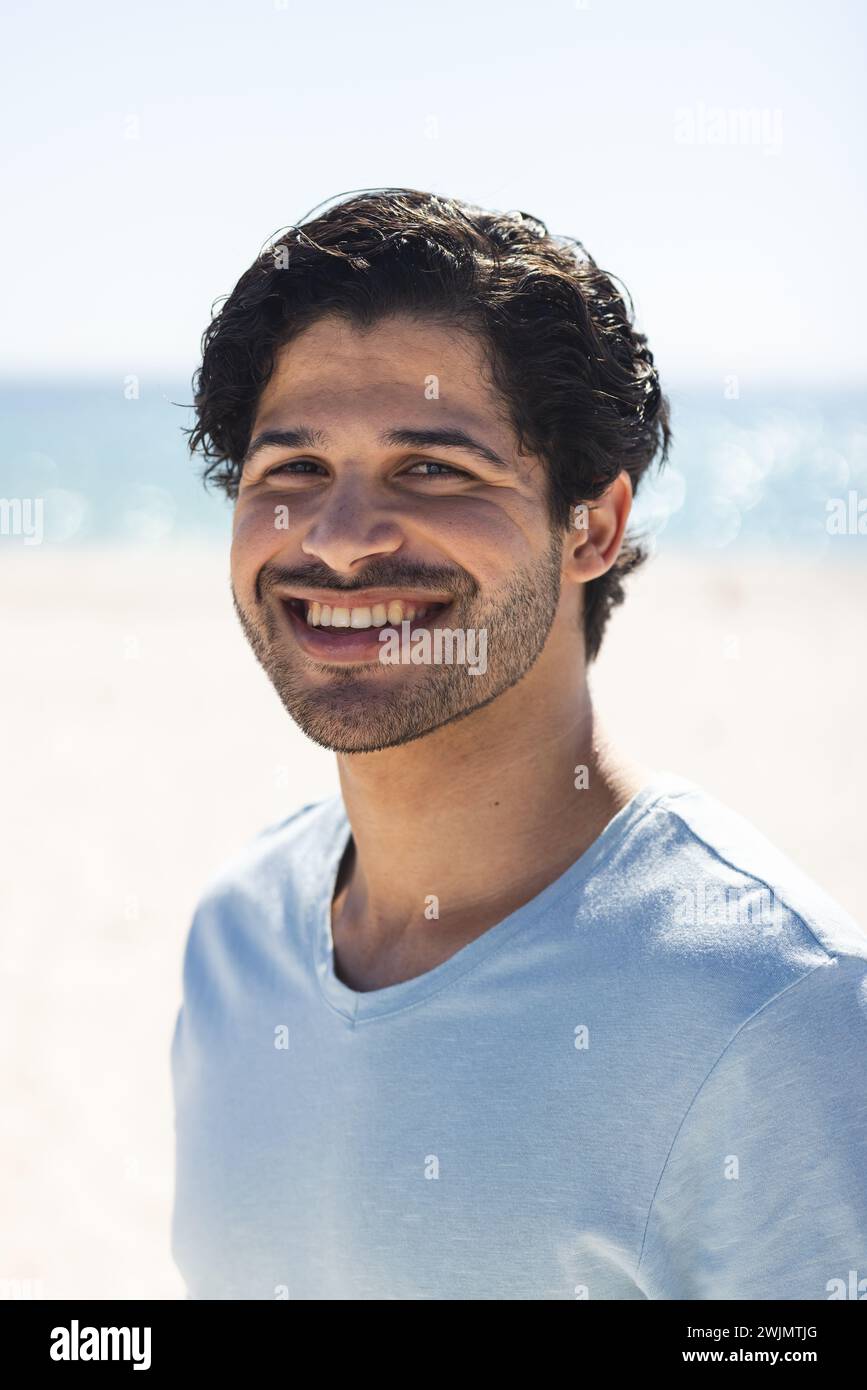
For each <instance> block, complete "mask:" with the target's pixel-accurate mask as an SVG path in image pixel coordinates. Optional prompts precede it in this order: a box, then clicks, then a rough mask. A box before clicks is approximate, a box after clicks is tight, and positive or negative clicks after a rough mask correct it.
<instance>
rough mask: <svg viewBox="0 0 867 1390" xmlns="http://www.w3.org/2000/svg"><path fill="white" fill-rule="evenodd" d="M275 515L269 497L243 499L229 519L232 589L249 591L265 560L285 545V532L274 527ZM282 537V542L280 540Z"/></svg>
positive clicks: (272, 500)
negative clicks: (230, 525) (230, 523)
mask: <svg viewBox="0 0 867 1390" xmlns="http://www.w3.org/2000/svg"><path fill="white" fill-rule="evenodd" d="M278 521H279V514H278V512H277V511H276V510H275V502H274V499H273V498H271V497H261V498H256V499H255V500H252V501H251V500H247V499H243V500H241V501H240V502H237V503H236V504H235V512H234V515H233V517H232V552H231V568H232V582H233V584H234V586H235V588H236V590H238V591H239V592H240V591H247V590H250V589H252V586H253V583H254V581H255V578H256V575H257V574H258V572H259V570H260V569H261V568H262V565H263V564H264V563H265V561H266V560H268V559H270V558H271V556H272V555H274V554H275V553H276V552H277V551H278V550H279V549H280V548H281V544H283V545H285V541H286V534H287V533H286V530H285V529H282V530H281V529H279V528H278V524H277V523H278ZM281 538H282V541H281Z"/></svg>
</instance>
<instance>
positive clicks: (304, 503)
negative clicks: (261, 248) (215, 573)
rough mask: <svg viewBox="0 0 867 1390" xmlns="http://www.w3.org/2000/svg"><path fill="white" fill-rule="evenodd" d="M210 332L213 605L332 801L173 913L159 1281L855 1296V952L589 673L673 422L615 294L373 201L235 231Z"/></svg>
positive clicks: (509, 243)
mask: <svg viewBox="0 0 867 1390" xmlns="http://www.w3.org/2000/svg"><path fill="white" fill-rule="evenodd" d="M203 347H204V352H203V361H202V366H201V370H200V372H199V374H198V379H197V383H196V385H197V390H196V409H197V423H196V427H195V429H194V430H193V431H192V433H191V447H192V448H194V449H197V448H198V449H201V450H202V451H203V453H204V455H205V457H206V459H207V469H206V472H207V473H208V475H209V476H211V477H212V478H214V479H216V480H217V481H218V482H219V483H221V484H222V486H223V487H224V488H225V489H226V491H227V492H228V494H229V495H230V496H231V497H232V498H233V499H234V529H233V543H232V588H233V593H234V599H235V604H236V608H237V612H238V616H239V618H240V621H241V625H242V627H243V629H244V632H245V633H246V636H247V638H248V639H249V641H250V644H251V646H252V648H253V650H254V652H255V654H256V656H257V657H258V659H259V661H260V662H261V664H262V666H263V667H264V669H265V670H266V672H267V673H268V675H269V677H270V679H271V680H272V682H273V684H274V686H275V689H276V691H277V693H278V695H279V696H280V699H281V700H282V702H283V704H284V705H285V707H286V710H287V711H288V713H289V714H290V715H291V717H292V718H293V719H294V720H295V721H296V723H297V724H298V725H299V726H300V727H301V728H302V729H303V730H304V732H305V733H306V734H307V735H308V736H309V737H310V738H311V739H313V740H315V741H316V742H317V743H319V744H323V745H324V746H326V747H328V748H330V749H333V750H334V751H335V753H336V754H337V759H338V766H339V773H340V785H341V794H340V795H339V796H336V797H334V798H330V799H327V800H325V801H323V802H319V803H316V804H311V805H306V806H304V807H303V809H302V810H300V811H296V812H295V813H294V814H292V815H290V816H288V817H287V819H286V820H284V821H283V822H282V823H281V824H279V825H277V826H275V827H274V828H272V829H270V830H268V831H266V832H264V833H263V834H262V835H260V836H259V838H258V839H257V840H256V841H255V842H254V843H253V844H252V845H251V846H249V847H248V848H247V849H246V850H244V851H243V853H241V854H240V855H239V856H238V857H237V858H236V859H235V860H234V862H233V863H232V864H230V865H229V866H228V867H227V868H226V869H225V872H224V873H223V874H222V875H221V876H220V878H219V881H218V882H216V883H215V884H213V885H212V887H211V888H210V890H209V891H208V892H207V893H206V895H205V897H204V898H203V900H202V902H201V904H200V906H199V908H198V911H197V913H196V915H195V919H194V921H193V924H192V928H191V931H190V935H189V940H188V943H187V950H186V956H185V965H184V996H183V1005H182V1008H181V1011H180V1014H179V1016H178V1022H177V1027H176V1031H175V1037H174V1041H173V1047H172V1068H173V1081H174V1088H175V1106H176V1131H177V1171H176V1193H175V1210H174V1219H173V1251H174V1255H175V1258H176V1260H177V1263H178V1265H179V1268H180V1270H181V1271H182V1273H183V1276H184V1278H185V1281H186V1286H187V1292H188V1296H189V1297H191V1298H226V1299H258V1298H292V1299H431V1298H436V1299H575V1298H579V1299H583V1298H592V1299H640V1298H648V1299H684V1298H685V1299H708V1298H734V1299H749V1298H758V1299H769V1298H786V1299H793V1298H806V1299H826V1298H829V1297H837V1296H842V1297H846V1296H865V1294H867V1190H865V1141H867V1097H865V1085H864V1071H865V1066H864V1064H865V1048H864V1042H865V1021H867V1020H865V1011H867V938H865V937H864V936H863V935H862V934H861V932H860V931H859V929H858V928H857V927H856V926H855V925H854V924H853V923H852V922H851V921H850V920H849V919H848V918H847V917H846V915H845V914H844V913H843V912H842V910H841V909H840V908H838V907H837V906H836V905H835V904H834V903H833V902H832V901H830V900H829V899H828V898H827V897H825V896H824V895H823V894H822V893H821V891H820V890H819V889H818V888H817V887H815V886H814V885H813V884H811V883H810V882H809V881H808V880H807V879H805V878H804V877H803V876H802V875H801V874H800V873H799V872H798V870H797V869H796V868H795V867H794V865H792V864H791V863H790V862H788V861H787V860H785V859H784V858H783V857H782V856H781V855H780V854H779V853H777V852H776V851H775V850H774V849H773V848H772V846H771V845H770V844H768V843H767V842H766V841H765V840H763V839H762V838H761V836H760V835H759V834H758V833H757V832H756V831H755V830H753V829H752V828H751V827H750V826H749V825H748V824H747V823H745V822H744V821H743V820H741V819H740V818H739V817H738V816H736V815H735V814H733V813H732V812H730V811H728V810H726V809H725V808H724V807H722V806H721V805H719V804H718V803H717V802H716V801H715V800H713V799H712V798H711V797H709V796H707V795H705V794H704V793H703V792H702V791H701V790H699V789H698V788H697V787H695V786H693V785H692V784H691V783H689V782H687V781H685V780H682V779H680V778H677V777H672V776H668V775H660V774H657V773H653V772H649V771H646V770H644V769H642V768H640V767H635V766H632V765H629V764H627V763H626V762H625V761H624V759H623V758H621V757H620V756H619V755H618V754H617V753H616V752H615V750H614V749H613V748H611V747H609V746H608V745H607V744H606V743H605V741H604V739H603V737H602V735H601V733H600V731H599V727H598V723H597V719H596V716H595V715H594V711H593V707H592V704H591V699H590V695H589V693H588V686H587V669H588V665H589V664H590V663H591V662H592V660H593V658H594V657H595V655H596V653H597V651H598V649H599V645H600V641H601V639H602V634H603V630H604V627H605V623H606V620H607V618H608V615H609V613H610V611H611V609H612V607H613V606H614V605H615V604H616V603H618V602H619V601H620V600H621V598H622V597H623V588H622V581H623V576H624V574H626V573H627V572H628V571H629V570H630V569H631V568H634V566H635V565H636V564H637V563H639V561H640V559H641V558H642V557H641V553H640V550H639V549H638V548H637V547H635V546H633V545H631V544H629V543H627V542H626V541H625V540H624V536H625V530H626V525H627V521H628V518H629V512H630V506H631V502H632V497H633V494H634V492H635V489H636V488H637V487H638V485H639V483H640V480H641V478H642V476H643V474H644V473H645V472H646V471H647V469H648V467H649V466H650V465H651V464H652V462H653V461H654V459H655V458H657V457H659V456H662V457H664V456H665V454H666V451H667V448H668V444H669V425H668V408H667V404H666V401H665V398H664V397H663V396H662V394H661V392H660V387H659V382H658V379H657V373H656V370H655V368H654V364H653V357H652V355H651V353H650V351H649V350H648V347H647V343H646V340H645V338H644V337H643V336H641V335H640V334H638V333H637V332H636V331H635V329H634V328H633V326H632V318H631V313H630V311H629V310H628V309H627V307H626V304H625V302H624V299H623V297H622V296H621V295H620V294H619V293H618V291H617V290H616V288H615V286H614V284H613V283H612V281H611V279H610V278H609V277H608V276H607V275H606V274H604V273H603V272H602V271H601V270H600V269H599V268H598V267H597V265H596V264H595V262H594V261H593V260H592V259H591V258H590V257H589V256H587V255H586V253H585V252H584V251H583V248H582V247H581V246H580V244H578V243H573V242H569V241H566V240H564V239H555V238H553V237H551V236H549V234H548V233H547V230H546V228H545V227H544V226H543V224H542V223H540V222H538V221H537V220H536V219H534V218H532V217H528V216H526V215H524V214H508V215H503V214H494V213H488V212H484V211H482V210H480V209H478V208H474V207H470V206H466V205H464V204H461V203H458V202H455V201H453V200H449V199H445V198H439V197H435V196H433V195H429V194H425V193H419V192H415V191H412V190H406V189H396V190H386V191H380V192H377V193H371V194H363V195H358V196H355V197H352V198H350V199H349V200H348V201H345V202H343V203H340V204H338V205H337V206H333V207H332V208H330V210H328V211H326V212H325V213H324V214H322V215H320V216H318V217H316V218H315V219H313V220H311V221H308V222H307V223H305V224H303V225H302V226H300V227H297V228H292V229H291V230H290V231H289V232H288V233H286V234H285V235H283V236H282V237H281V238H280V239H279V240H278V241H277V242H276V243H275V244H274V245H273V246H271V247H269V248H268V250H267V251H266V252H265V253H264V254H263V255H262V256H260V258H259V259H258V260H257V261H256V262H255V264H254V265H253V266H251V267H250V269H249V270H248V271H247V272H246V273H245V275H244V276H242V278H241V280H240V281H239V283H238V285H237V286H236V287H235V289H234V291H233V292H232V294H231V295H230V296H229V298H228V299H227V301H226V302H225V304H224V305H223V307H222V309H221V310H220V312H219V313H218V314H217V316H216V317H215V318H214V320H213V321H212V323H211V324H210V326H209V328H208V330H207V332H206V334H205V338H204V344H203ZM663 621H665V619H664V616H663V615H661V616H660V622H663ZM437 653H439V656H438V655H437ZM646 678H647V677H646V675H645V674H644V673H642V672H640V671H636V673H635V688H636V698H640V696H641V689H642V684H643V682H644V680H645V679H646ZM852 1271H856V1281H855V1287H856V1288H858V1287H859V1284H858V1280H860V1279H863V1280H864V1281H865V1282H864V1283H863V1284H862V1285H860V1288H861V1293H860V1294H855V1295H853V1294H852V1293H851V1288H852V1287H853V1286H852V1282H851V1272H852ZM841 1289H845V1290H846V1292H843V1293H842V1294H841V1293H840V1292H839V1291H840V1290H841Z"/></svg>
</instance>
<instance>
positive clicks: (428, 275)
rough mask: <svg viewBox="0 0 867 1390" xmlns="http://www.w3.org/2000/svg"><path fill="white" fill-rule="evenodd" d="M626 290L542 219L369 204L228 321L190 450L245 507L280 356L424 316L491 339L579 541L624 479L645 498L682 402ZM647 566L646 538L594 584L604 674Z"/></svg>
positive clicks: (340, 206) (589, 607) (244, 298)
mask: <svg viewBox="0 0 867 1390" xmlns="http://www.w3.org/2000/svg"><path fill="white" fill-rule="evenodd" d="M316 212H317V210H316V209H314V213H316ZM621 288H622V290H623V293H622V294H621V293H620V292H619V291H618V289H617V287H616V284H615V280H614V277H612V276H610V275H609V274H607V273H606V272H605V271H603V270H600V268H599V267H598V266H597V264H596V262H595V261H594V260H593V258H592V257H591V256H590V255H588V253H587V252H586V251H585V249H584V247H583V245H582V244H581V242H579V241H576V240H575V239H574V238H572V237H558V236H553V235H552V234H550V233H549V232H548V229H547V227H546V226H545V224H544V223H543V222H540V221H539V219H538V218H536V217H533V216H531V215H530V214H528V213H525V212H505V213H504V212H487V211H485V210H483V209H482V208H478V207H474V206H472V205H470V204H467V203H463V202H459V201H457V200H456V199H453V198H445V197H440V196H438V195H437V194H434V193H423V192H419V191H418V190H416V189H410V188H386V189H377V190H373V191H365V192H361V193H356V194H354V195H352V196H350V197H348V198H345V199H344V200H343V201H341V202H338V203H337V204H336V205H334V206H332V207H330V208H328V209H327V210H326V211H324V212H319V213H318V215H311V214H308V217H307V218H306V219H305V220H304V221H303V222H301V223H300V224H298V225H297V226H293V227H290V228H289V229H288V230H284V231H282V232H281V234H280V235H279V236H278V237H276V238H275V239H273V240H272V241H271V242H270V244H269V245H268V246H267V247H266V248H265V249H264V250H263V251H262V252H261V253H260V255H259V256H258V257H257V259H256V261H255V262H254V263H253V265H251V266H250V268H249V269H248V270H246V271H245V272H244V274H243V275H242V276H241V278H240V280H239V281H238V283H237V284H236V286H235V288H234V289H233V290H232V293H231V294H230V295H228V296H226V297H225V299H224V302H223V304H222V307H221V308H220V309H219V312H217V313H215V314H214V316H213V318H212V320H211V322H210V324H209V325H208V327H207V329H206V330H205V332H204V334H203V337H202V364H201V367H200V368H199V369H198V371H197V372H196V373H195V375H194V377H193V390H194V407H195V412H196V424H195V425H194V426H193V427H192V428H191V429H189V430H188V431H187V433H188V434H189V447H190V450H191V452H193V453H195V452H196V451H197V450H198V451H199V452H200V453H201V454H202V456H203V457H204V459H205V460H206V466H205V468H204V470H203V476H204V478H205V480H206V481H207V482H210V483H213V484H215V485H217V486H219V487H221V488H222V489H223V490H224V491H225V492H226V494H227V495H228V496H229V497H232V498H234V497H236V496H237V492H238V486H239V481H240V477H241V470H242V467H243V459H244V456H245V454H246V451H247V448H248V445H249V442H250V431H251V427H252V423H253V419H254V416H255V410H256V404H257V401H258V399H259V395H260V393H261V391H262V389H263V387H264V386H265V385H266V383H267V382H268V380H269V378H270V376H271V373H272V371H273V368H274V364H275V357H276V353H277V350H278V349H279V348H282V347H283V346H284V345H285V344H286V343H288V342H289V341H290V340H291V339H293V338H294V337H295V336H296V335H297V334H298V333H300V332H301V331H302V330H303V329H304V328H306V327H308V326H309V325H310V324H311V323H312V322H313V321H314V320H316V319H318V318H320V317H321V316H323V315H324V314H329V313H330V314H340V315H343V316H344V317H345V318H347V319H348V320H349V321H350V322H353V323H356V324H358V325H359V326H365V327H366V326H369V325H371V324H373V323H374V322H375V321H376V320H378V319H380V318H382V317H384V316H386V315H388V314H391V313H396V312H406V313H411V314H415V315H423V316H425V317H428V318H432V319H433V320H435V321H439V322H443V323H448V324H453V325H455V326H456V327H463V328H465V329H468V330H469V331H471V332H473V333H474V334H476V336H477V337H478V339H479V340H480V341H481V344H482V347H483V350H484V352H485V358H486V361H487V363H488V364H489V367H490V372H491V379H492V382H493V384H494V386H495V388H496V389H497V391H498V392H499V394H500V395H501V396H502V399H503V402H504V403H505V406H506V413H507V415H508V418H509V419H510V420H511V422H512V425H513V428H514V431H515V434H516V436H517V439H518V444H519V447H520V448H521V449H522V451H524V452H526V453H531V454H535V455H536V456H538V457H540V458H541V459H542V460H543V461H544V463H545V465H546V468H547V476H548V489H547V492H548V507H549V511H550V517H551V522H552V525H553V526H555V527H560V528H565V527H567V526H568V525H569V524H570V521H571V520H572V509H573V508H574V506H575V505H576V503H580V502H583V503H586V504H588V505H592V502H593V500H594V499H596V498H598V497H599V496H601V494H602V493H603V492H605V490H606V489H607V488H608V487H609V485H610V484H611V483H612V482H613V481H614V479H615V478H616V477H617V475H618V474H619V473H620V472H621V470H622V469H625V470H626V471H627V473H628V474H629V476H630V478H631V480H632V486H633V490H636V489H637V487H638V484H639V482H640V480H641V478H642V476H643V474H644V473H645V472H646V471H647V469H648V467H649V466H650V464H651V463H652V462H653V460H654V458H656V456H657V455H659V462H660V463H662V462H664V461H665V459H666V458H667V456H668V450H669V446H670V442H671V431H670V426H669V406H668V401H667V400H666V398H665V396H663V394H662V392H661V389H660V385H659V378H658V374H657V371H656V368H655V367H654V364H653V354H652V353H651V351H650V349H649V348H648V346H647V339H646V338H645V337H644V335H643V334H641V333H638V332H636V330H635V328H634V327H633V320H634V311H633V306H632V301H631V299H630V297H629V294H628V291H627V290H626V289H625V287H624V286H622V285H621ZM645 558H646V550H645V548H644V546H643V545H642V544H641V543H640V541H638V540H636V539H635V538H630V539H628V540H627V541H625V543H624V545H623V547H622V549H621V552H620V555H619V556H618V559H617V561H616V562H615V564H614V565H613V566H612V568H611V569H610V570H608V571H607V573H605V574H603V575H601V576H600V577H599V578H598V579H594V580H591V581H590V582H589V583H588V584H587V585H585V589H584V604H583V622H584V639H585V650H586V657H587V660H588V661H592V660H593V659H594V658H595V656H596V654H597V652H598V650H599V646H600V643H601V641H602V635H603V631H604V628H605V625H606V623H607V621H608V617H609V614H610V612H611V610H612V608H614V606H615V605H616V604H619V603H621V602H622V600H623V597H624V590H623V579H624V576H625V575H627V574H628V573H630V572H631V571H632V570H634V569H635V568H636V567H637V566H638V565H639V564H641V563H642V562H643V560H644V559H645Z"/></svg>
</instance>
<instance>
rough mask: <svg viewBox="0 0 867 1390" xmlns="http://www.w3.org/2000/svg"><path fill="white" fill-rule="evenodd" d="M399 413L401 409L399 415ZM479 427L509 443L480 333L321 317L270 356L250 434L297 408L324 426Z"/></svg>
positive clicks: (394, 320) (294, 415) (421, 323)
mask: <svg viewBox="0 0 867 1390" xmlns="http://www.w3.org/2000/svg"><path fill="white" fill-rule="evenodd" d="M408 412H411V414H409V415H408ZM398 414H399V415H400V416H401V420H400V422H399V423H401V424H406V423H407V422H408V420H411V421H412V423H414V424H420V425H421V426H422V427H423V426H424V425H425V424H432V423H434V422H435V423H436V424H438V425H440V424H445V423H448V424H450V425H453V426H459V427H462V428H465V429H470V428H472V427H475V428H476V429H479V428H482V427H484V429H485V430H486V432H487V435H488V436H489V442H490V435H491V434H495V435H496V436H497V439H498V442H499V444H500V445H501V447H503V448H504V449H508V448H512V449H513V448H514V437H513V432H512V428H511V425H510V423H509V419H508V411H507V408H506V406H505V403H504V402H503V400H502V399H501V397H500V396H499V395H498V393H497V392H496V391H495V389H494V387H493V385H492V384H491V383H490V381H489V375H488V369H487V366H486V361H485V355H484V349H483V346H482V343H481V342H480V340H479V339H478V338H477V337H476V336H475V335H474V334H471V333H469V332H467V331H466V330H463V329H460V328H457V327H455V326H446V325H444V324H442V323H436V322H432V321H430V320H426V319H419V318H411V317H408V316H404V315H400V316H393V317H390V318H387V319H383V320H380V321H378V322H377V323H376V324H374V325H373V326H372V327H370V328H359V327H357V326H356V325H354V324H350V323H348V322H347V321H346V320H345V319H342V318H339V317H337V316H333V315H328V316H325V317H323V318H321V319H318V320H317V321H316V322H315V323H313V324H311V325H310V327H309V328H306V329H304V330H303V332H301V333H299V334H298V336H297V337H295V338H294V339H293V340H292V342H291V343H288V344H286V345H285V346H284V347H282V348H281V349H280V350H279V352H278V353H277V355H276V357H275V365H274V371H273V373H272V375H271V378H270V380H269V382H268V384H267V386H266V387H265V389H264V391H263V392H262V395H261V397H260V399H259V402H258V405H257V409H256V415H255V420H254V424H253V429H254V432H257V431H259V430H263V429H269V428H274V427H278V426H279V425H280V424H281V423H285V422H286V421H288V420H290V419H291V420H292V421H293V422H294V421H296V420H297V419H300V418H301V417H302V416H303V418H304V421H305V423H308V424H312V425H316V426H322V427H324V428H326V429H327V428H328V427H329V425H330V426H331V427H332V428H339V427H341V426H353V425H355V426H363V425H364V424H365V423H369V424H370V426H371V427H374V426H376V427H380V426H383V425H389V424H393V423H395V417H396V415H398Z"/></svg>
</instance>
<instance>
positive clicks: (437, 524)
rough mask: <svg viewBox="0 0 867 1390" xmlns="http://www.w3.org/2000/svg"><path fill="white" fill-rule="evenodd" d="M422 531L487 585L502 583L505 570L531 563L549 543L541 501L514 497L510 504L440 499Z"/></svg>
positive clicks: (508, 570)
mask: <svg viewBox="0 0 867 1390" xmlns="http://www.w3.org/2000/svg"><path fill="white" fill-rule="evenodd" d="M432 513H433V508H431V513H429V514H428V516H427V517H426V519H425V525H424V528H423V529H424V530H425V531H426V532H427V535H428V536H429V537H430V539H431V540H433V541H434V542H435V543H436V544H437V545H438V546H440V547H442V548H443V549H445V550H447V552H448V553H449V555H450V556H451V558H452V559H453V560H454V561H455V562H456V563H457V564H459V565H462V566H463V567H464V568H466V569H468V570H469V571H470V573H472V574H475V575H476V577H477V578H478V579H479V580H480V581H481V582H482V583H483V584H495V585H496V584H498V583H500V582H501V581H502V579H503V576H504V575H505V574H511V573H512V572H513V571H514V570H515V569H517V568H523V567H525V566H531V565H532V564H533V562H534V560H535V559H536V558H537V557H538V555H539V552H540V550H543V549H546V548H547V546H548V544H549V533H548V530H547V529H546V527H545V524H544V516H543V515H542V512H541V509H540V507H539V506H538V504H533V503H532V502H529V501H528V502H524V499H521V498H510V499H509V503H508V505H504V504H503V503H501V502H500V501H499V500H492V501H487V500H485V499H483V498H474V499H473V500H472V502H469V501H468V500H467V499H455V500H446V499H442V501H441V503H440V504H439V505H438V506H437V508H436V512H435V514H432Z"/></svg>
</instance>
